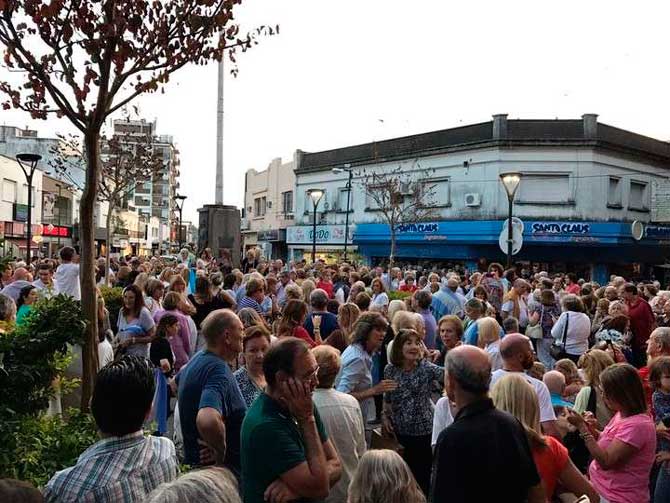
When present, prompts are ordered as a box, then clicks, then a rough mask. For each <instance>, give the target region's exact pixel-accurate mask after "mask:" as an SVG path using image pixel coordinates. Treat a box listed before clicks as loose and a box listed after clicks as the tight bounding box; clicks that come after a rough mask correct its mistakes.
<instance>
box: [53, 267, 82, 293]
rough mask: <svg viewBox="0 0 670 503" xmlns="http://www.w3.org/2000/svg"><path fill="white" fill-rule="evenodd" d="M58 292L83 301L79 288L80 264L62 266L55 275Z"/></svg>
mask: <svg viewBox="0 0 670 503" xmlns="http://www.w3.org/2000/svg"><path fill="white" fill-rule="evenodd" d="M54 283H55V284H56V292H57V293H62V294H65V295H69V296H70V297H73V298H74V300H81V289H80V287H79V264H71V263H70V264H61V265H59V266H58V269H56V274H55V275H54Z"/></svg>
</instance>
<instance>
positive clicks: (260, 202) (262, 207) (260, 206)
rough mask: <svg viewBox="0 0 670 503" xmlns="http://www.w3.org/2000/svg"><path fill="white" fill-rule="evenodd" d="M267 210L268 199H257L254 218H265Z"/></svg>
mask: <svg viewBox="0 0 670 503" xmlns="http://www.w3.org/2000/svg"><path fill="white" fill-rule="evenodd" d="M266 210H267V198H265V197H257V198H256V199H254V216H255V217H257V218H258V217H263V216H265V212H266Z"/></svg>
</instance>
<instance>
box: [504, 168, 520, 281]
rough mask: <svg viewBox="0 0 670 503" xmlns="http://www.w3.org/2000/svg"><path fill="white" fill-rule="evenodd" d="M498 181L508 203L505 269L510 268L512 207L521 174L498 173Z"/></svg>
mask: <svg viewBox="0 0 670 503" xmlns="http://www.w3.org/2000/svg"><path fill="white" fill-rule="evenodd" d="M500 181H501V182H502V184H503V187H505V192H506V193H507V201H508V202H509V211H508V213H507V269H511V268H512V243H513V241H514V239H513V236H512V234H513V232H512V207H513V205H514V194H516V191H517V190H518V189H519V184H520V183H521V173H500Z"/></svg>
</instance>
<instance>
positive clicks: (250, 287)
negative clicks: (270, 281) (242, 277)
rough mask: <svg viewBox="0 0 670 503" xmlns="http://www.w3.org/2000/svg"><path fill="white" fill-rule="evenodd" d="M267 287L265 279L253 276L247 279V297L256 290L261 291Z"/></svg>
mask: <svg viewBox="0 0 670 503" xmlns="http://www.w3.org/2000/svg"><path fill="white" fill-rule="evenodd" d="M264 289H265V281H263V280H262V279H259V278H256V277H251V278H249V281H247V286H246V292H247V297H251V296H252V295H253V294H255V293H256V292H261V291H263V290H264Z"/></svg>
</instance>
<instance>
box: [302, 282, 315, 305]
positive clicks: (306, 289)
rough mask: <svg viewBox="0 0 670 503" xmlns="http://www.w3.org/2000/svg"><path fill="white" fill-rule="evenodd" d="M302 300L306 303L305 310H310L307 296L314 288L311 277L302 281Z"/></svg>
mask: <svg viewBox="0 0 670 503" xmlns="http://www.w3.org/2000/svg"><path fill="white" fill-rule="evenodd" d="M301 287H302V300H303V301H305V302H306V303H307V311H308V312H309V311H310V310H311V306H310V305H309V297H310V295H312V292H313V291H314V290H316V284H315V283H314V281H312V280H311V279H306V280H305V281H303V282H302V285H301Z"/></svg>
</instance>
